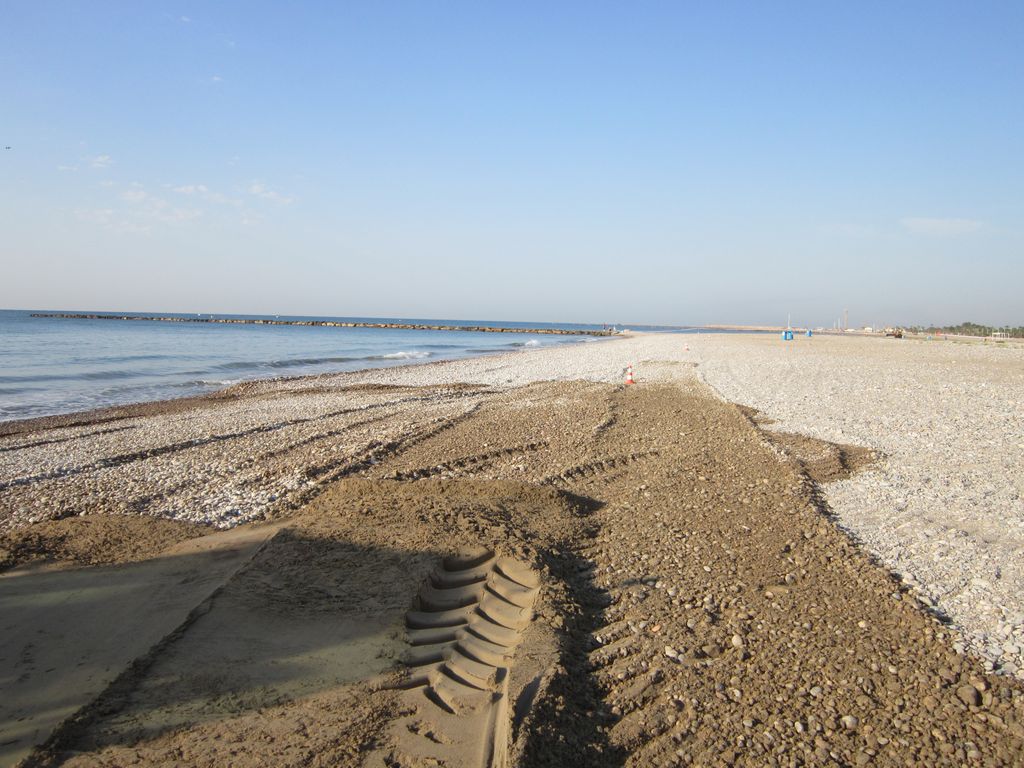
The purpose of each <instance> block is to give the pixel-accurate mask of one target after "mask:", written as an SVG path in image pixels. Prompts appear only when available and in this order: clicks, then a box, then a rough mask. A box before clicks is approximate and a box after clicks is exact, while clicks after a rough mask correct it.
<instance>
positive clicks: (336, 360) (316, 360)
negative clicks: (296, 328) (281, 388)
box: [267, 357, 358, 368]
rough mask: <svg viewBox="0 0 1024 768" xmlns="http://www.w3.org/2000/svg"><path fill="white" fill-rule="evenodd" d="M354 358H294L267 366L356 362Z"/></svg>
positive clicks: (270, 363) (284, 366) (277, 361)
mask: <svg viewBox="0 0 1024 768" xmlns="http://www.w3.org/2000/svg"><path fill="white" fill-rule="evenodd" d="M357 359H358V358H355V357H296V358H294V359H291V360H273V361H271V362H269V363H267V365H268V366H269V367H270V368H294V367H295V366H299V365H322V364H323V363H347V362H350V361H352V360H357Z"/></svg>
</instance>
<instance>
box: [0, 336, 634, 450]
mask: <svg viewBox="0 0 1024 768" xmlns="http://www.w3.org/2000/svg"><path fill="white" fill-rule="evenodd" d="M631 335H634V332H632V331H630V332H627V333H620V334H617V336H618V337H619V338H628V337H629V336H631ZM539 351H541V350H537V349H514V350H495V351H494V352H489V353H477V354H474V355H472V356H466V357H455V358H449V359H446V360H426V359H425V360H414V361H410V362H405V363H401V364H399V365H388V366H375V367H367V368H358V369H356V370H353V371H337V372H332V371H325V372H323V373H308V374H300V375H297V376H268V377H257V378H251V379H242V380H240V381H236V382H234V383H233V384H228V385H226V386H223V387H220V388H218V389H213V390H211V391H209V392H204V393H199V394H195V395H182V396H181V397H168V398H163V399H157V400H139V401H137V402H129V403H122V404H119V405H108V406H103V407H100V408H88V409H86V410H81V411H68V412H66V413H53V414H49V415H45V416H31V417H29V418H25V419H7V420H4V421H0V438H2V437H7V436H11V435H18V434H23V433H25V432H31V431H36V430H47V429H60V428H63V427H73V426H76V425H80V424H83V423H101V422H106V421H114V420H118V419H127V418H135V417H138V416H150V415H160V414H164V413H173V412H176V411H182V410H187V409H188V408H189V407H190V406H201V405H203V404H204V403H206V402H207V401H220V400H224V399H229V398H231V397H232V396H233V395H234V392H233V390H236V389H237V390H239V391H242V390H246V389H249V388H252V387H256V386H260V385H264V384H276V383H282V384H295V383H301V382H310V383H314V382H316V381H318V380H321V379H323V378H325V377H330V378H334V377H344V376H354V377H358V376H365V375H369V374H372V373H374V372H379V371H400V370H402V369H405V368H427V367H429V366H444V365H450V364H456V363H460V362H463V361H466V360H484V359H494V358H501V357H505V356H508V357H514V356H516V355H523V354H531V353H535V352H539Z"/></svg>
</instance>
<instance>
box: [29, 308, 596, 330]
mask: <svg viewBox="0 0 1024 768" xmlns="http://www.w3.org/2000/svg"><path fill="white" fill-rule="evenodd" d="M32 317H52V318H60V319H64V320H153V321H156V322H160V323H223V324H225V325H315V326H322V327H325V328H394V329H396V330H405V331H476V332H478V333H546V334H549V335H552V336H613V335H615V333H616V332H615V331H596V330H595V331H588V330H580V329H573V328H498V327H495V326H492V325H422V324H420V323H357V322H354V323H347V322H340V321H337V320H264V319H259V318H248V319H247V318H237V317H156V316H152V315H93V314H79V313H65V312H34V313H32Z"/></svg>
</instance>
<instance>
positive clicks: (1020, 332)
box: [911, 322, 1024, 339]
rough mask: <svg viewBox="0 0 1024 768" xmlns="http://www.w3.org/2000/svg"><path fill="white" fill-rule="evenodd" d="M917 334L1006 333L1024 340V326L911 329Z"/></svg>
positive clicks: (968, 325)
mask: <svg viewBox="0 0 1024 768" xmlns="http://www.w3.org/2000/svg"><path fill="white" fill-rule="evenodd" d="M911 330H912V331H914V332H915V333H948V334H951V335H957V336H991V335H992V334H993V333H997V332H998V333H1005V334H1006V335H1007V336H1008V337H1010V338H1012V339H1024V326H1017V327H1016V328H1013V327H1010V326H1009V325H1004V326H1002V327H997V326H993V325H979V324H978V323H971V322H967V323H960V325H946V326H943V327H941V328H939V327H938V326H934V325H930V326H923V325H916V326H914V327H912V328H911Z"/></svg>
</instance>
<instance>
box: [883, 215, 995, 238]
mask: <svg viewBox="0 0 1024 768" xmlns="http://www.w3.org/2000/svg"><path fill="white" fill-rule="evenodd" d="M900 224H902V225H903V228H904V229H906V230H907V231H908V232H910V233H911V234H914V235H929V236H932V237H951V236H954V235H966V234H969V233H971V232H977V231H978V230H979V229H981V228H982V227H983V226H985V222H983V221H978V220H977V219H956V218H945V219H943V218H925V217H910V218H906V219H901V220H900Z"/></svg>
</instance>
